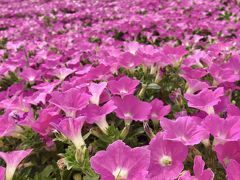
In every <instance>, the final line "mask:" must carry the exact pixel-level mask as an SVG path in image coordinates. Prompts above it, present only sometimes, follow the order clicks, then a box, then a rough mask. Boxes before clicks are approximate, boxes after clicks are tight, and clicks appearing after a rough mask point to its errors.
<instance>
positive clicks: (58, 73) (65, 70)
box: [53, 67, 75, 81]
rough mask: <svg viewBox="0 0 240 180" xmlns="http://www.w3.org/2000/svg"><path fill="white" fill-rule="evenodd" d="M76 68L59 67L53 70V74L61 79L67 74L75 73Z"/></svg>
mask: <svg viewBox="0 0 240 180" xmlns="http://www.w3.org/2000/svg"><path fill="white" fill-rule="evenodd" d="M74 72H75V70H73V69H69V68H66V67H65V68H64V67H63V68H57V69H55V70H54V71H53V75H54V76H56V77H57V78H58V79H60V80H62V81H63V80H64V79H65V78H66V77H67V76H69V75H70V74H72V73H74Z"/></svg>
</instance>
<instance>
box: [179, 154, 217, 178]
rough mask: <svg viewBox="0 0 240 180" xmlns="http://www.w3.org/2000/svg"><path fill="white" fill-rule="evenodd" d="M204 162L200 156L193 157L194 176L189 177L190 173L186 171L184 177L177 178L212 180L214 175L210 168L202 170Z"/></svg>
mask: <svg viewBox="0 0 240 180" xmlns="http://www.w3.org/2000/svg"><path fill="white" fill-rule="evenodd" d="M204 166H205V162H204V161H203V159H202V157H201V156H195V158H194V165H193V172H194V176H191V175H190V172H189V171H187V172H186V173H185V174H184V175H182V176H180V177H179V180H191V179H194V180H195V179H196V180H197V179H204V180H213V178H214V174H213V172H212V170H211V169H210V168H207V169H204Z"/></svg>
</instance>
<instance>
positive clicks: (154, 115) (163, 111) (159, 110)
mask: <svg viewBox="0 0 240 180" xmlns="http://www.w3.org/2000/svg"><path fill="white" fill-rule="evenodd" d="M150 103H151V105H152V109H151V113H150V119H152V120H159V121H160V120H161V119H162V118H163V117H164V116H166V115H167V114H168V113H169V112H170V111H171V106H170V105H166V106H164V104H163V102H162V101H161V100H159V99H156V98H155V99H154V100H152V101H151V102H150Z"/></svg>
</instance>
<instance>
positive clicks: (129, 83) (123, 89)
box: [108, 76, 139, 97]
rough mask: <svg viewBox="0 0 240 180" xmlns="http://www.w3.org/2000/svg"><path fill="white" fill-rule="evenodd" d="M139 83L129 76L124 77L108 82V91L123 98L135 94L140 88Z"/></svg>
mask: <svg viewBox="0 0 240 180" xmlns="http://www.w3.org/2000/svg"><path fill="white" fill-rule="evenodd" d="M138 84H139V81H138V80H135V79H131V78H129V77H127V76H123V77H121V78H119V79H118V80H111V81H109V82H108V89H109V90H110V92H111V93H112V94H114V95H120V96H121V97H123V96H126V95H129V94H133V93H134V91H135V90H136V87H137V86H138Z"/></svg>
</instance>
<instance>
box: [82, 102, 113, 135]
mask: <svg viewBox="0 0 240 180" xmlns="http://www.w3.org/2000/svg"><path fill="white" fill-rule="evenodd" d="M116 108H117V107H116V106H115V105H114V103H113V101H108V102H107V103H106V104H104V105H103V106H101V107H100V106H97V105H95V104H89V105H88V106H87V107H86V108H85V109H83V111H82V114H83V115H84V116H86V122H87V123H89V124H93V123H96V124H97V125H98V127H99V128H100V129H101V130H102V131H103V132H105V133H106V130H107V129H108V127H109V126H108V123H107V121H106V115H107V114H110V113H111V112H113V111H114V110H115V109H116Z"/></svg>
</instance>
